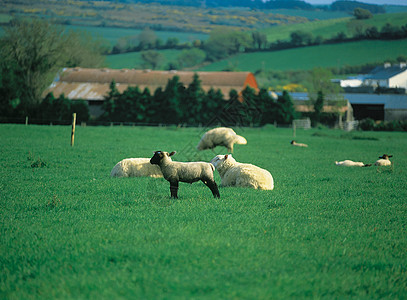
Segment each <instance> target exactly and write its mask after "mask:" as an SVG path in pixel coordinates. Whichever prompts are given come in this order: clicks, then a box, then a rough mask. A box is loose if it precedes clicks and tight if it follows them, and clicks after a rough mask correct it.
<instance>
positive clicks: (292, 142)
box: [290, 140, 308, 147]
mask: <svg viewBox="0 0 407 300" xmlns="http://www.w3.org/2000/svg"><path fill="white" fill-rule="evenodd" d="M290 144H291V145H293V146H297V147H308V145H307V144H302V143H297V142H296V141H294V140H292V141H291V142H290Z"/></svg>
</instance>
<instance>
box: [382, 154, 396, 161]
mask: <svg viewBox="0 0 407 300" xmlns="http://www.w3.org/2000/svg"><path fill="white" fill-rule="evenodd" d="M390 157H393V155H387V154H383V155H382V156H379V158H381V159H387V160H388V159H389V158H390Z"/></svg>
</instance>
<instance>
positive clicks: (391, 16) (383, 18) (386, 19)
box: [262, 12, 407, 42]
mask: <svg viewBox="0 0 407 300" xmlns="http://www.w3.org/2000/svg"><path fill="white" fill-rule="evenodd" d="M352 20H354V18H353V17H339V16H338V18H335V19H322V20H317V21H313V22H308V23H302V24H288V25H281V26H276V27H270V28H267V29H264V30H262V32H263V33H265V34H266V35H267V40H268V42H275V41H277V40H289V39H290V34H291V33H292V32H294V31H296V30H301V31H305V32H310V33H312V35H313V36H314V37H316V36H319V35H320V36H322V37H323V38H332V37H333V36H335V35H337V34H338V33H339V32H343V33H345V34H346V35H348V36H353V35H354V33H353V32H350V31H349V29H348V23H349V22H350V21H352ZM406 20H407V12H397V13H388V14H378V15H374V16H373V18H371V19H367V20H362V21H360V24H364V25H363V26H365V27H366V26H369V27H370V26H376V28H378V30H379V31H380V30H381V28H382V27H383V26H384V25H386V23H390V24H392V25H394V26H399V27H401V26H405V25H406V22H407V21H406Z"/></svg>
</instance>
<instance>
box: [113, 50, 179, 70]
mask: <svg viewBox="0 0 407 300" xmlns="http://www.w3.org/2000/svg"><path fill="white" fill-rule="evenodd" d="M157 52H159V53H160V54H161V55H162V56H163V57H164V59H163V61H162V62H161V68H164V67H165V66H166V65H167V64H168V63H170V62H174V61H176V59H177V57H178V55H179V54H180V53H181V50H160V51H157ZM142 63H143V61H142V59H141V52H130V53H124V54H115V55H107V56H106V65H107V67H109V68H112V69H133V68H136V69H140V68H142V67H141V65H142Z"/></svg>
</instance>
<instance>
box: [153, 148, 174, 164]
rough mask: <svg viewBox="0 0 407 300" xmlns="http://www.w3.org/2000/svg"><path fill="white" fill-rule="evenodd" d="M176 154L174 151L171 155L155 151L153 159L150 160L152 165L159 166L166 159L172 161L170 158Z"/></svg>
mask: <svg viewBox="0 0 407 300" xmlns="http://www.w3.org/2000/svg"><path fill="white" fill-rule="evenodd" d="M175 153H176V152H175V151H172V152H171V153H168V152H165V151H155V152H154V155H153V157H152V158H151V159H150V164H152V165H159V164H160V162H161V160H163V159H164V158H165V157H167V158H168V159H169V160H171V158H170V156H173V155H174V154H175Z"/></svg>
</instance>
